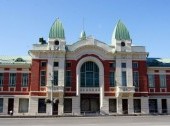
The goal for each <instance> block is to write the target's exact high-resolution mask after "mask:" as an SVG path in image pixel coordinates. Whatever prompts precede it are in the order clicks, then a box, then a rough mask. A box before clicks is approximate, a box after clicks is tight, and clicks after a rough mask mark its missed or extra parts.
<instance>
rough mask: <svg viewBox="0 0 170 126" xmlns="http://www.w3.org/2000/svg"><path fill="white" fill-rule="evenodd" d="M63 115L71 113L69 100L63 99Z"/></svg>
mask: <svg viewBox="0 0 170 126" xmlns="http://www.w3.org/2000/svg"><path fill="white" fill-rule="evenodd" d="M64 113H72V99H71V98H65V99H64Z"/></svg>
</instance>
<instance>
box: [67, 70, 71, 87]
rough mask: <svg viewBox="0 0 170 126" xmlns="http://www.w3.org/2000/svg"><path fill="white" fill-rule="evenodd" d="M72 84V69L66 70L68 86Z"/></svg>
mask: <svg viewBox="0 0 170 126" xmlns="http://www.w3.org/2000/svg"><path fill="white" fill-rule="evenodd" d="M70 86H71V71H66V87H70Z"/></svg>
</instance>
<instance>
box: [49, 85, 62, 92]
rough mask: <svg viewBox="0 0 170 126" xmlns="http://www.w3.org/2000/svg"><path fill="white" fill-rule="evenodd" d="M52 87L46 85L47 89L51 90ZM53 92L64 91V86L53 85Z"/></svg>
mask: <svg viewBox="0 0 170 126" xmlns="http://www.w3.org/2000/svg"><path fill="white" fill-rule="evenodd" d="M51 89H52V87H51V86H47V91H48V92H51ZM52 91H53V92H64V86H53V90H52Z"/></svg>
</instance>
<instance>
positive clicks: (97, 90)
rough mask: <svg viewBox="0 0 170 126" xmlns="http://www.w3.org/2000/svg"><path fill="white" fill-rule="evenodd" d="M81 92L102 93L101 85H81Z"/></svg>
mask: <svg viewBox="0 0 170 126" xmlns="http://www.w3.org/2000/svg"><path fill="white" fill-rule="evenodd" d="M80 93H100V88H99V87H80Z"/></svg>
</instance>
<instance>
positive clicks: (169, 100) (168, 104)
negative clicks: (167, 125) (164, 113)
mask: <svg viewBox="0 0 170 126" xmlns="http://www.w3.org/2000/svg"><path fill="white" fill-rule="evenodd" d="M167 110H168V114H170V98H167Z"/></svg>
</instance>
